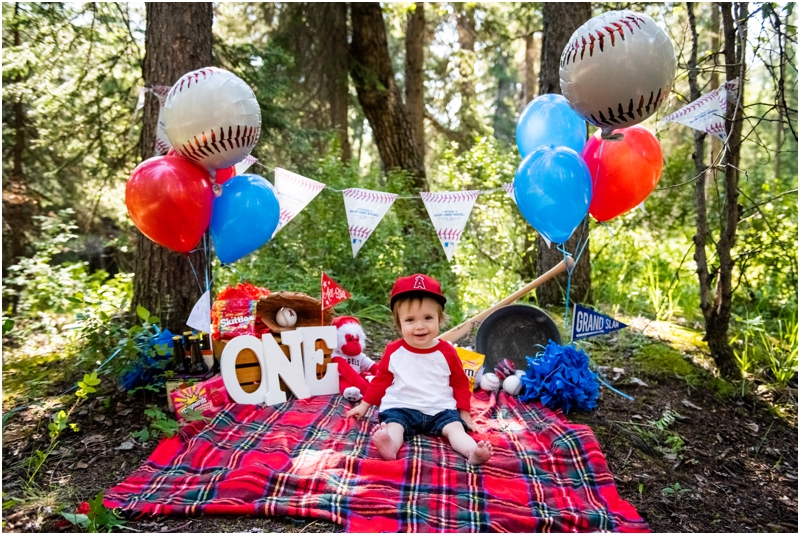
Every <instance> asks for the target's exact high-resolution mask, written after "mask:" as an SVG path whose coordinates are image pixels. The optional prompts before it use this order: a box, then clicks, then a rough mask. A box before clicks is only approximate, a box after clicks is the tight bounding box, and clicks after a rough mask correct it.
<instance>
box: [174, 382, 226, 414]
mask: <svg viewBox="0 0 800 535" xmlns="http://www.w3.org/2000/svg"><path fill="white" fill-rule="evenodd" d="M170 398H171V399H172V404H173V405H174V406H175V414H176V415H177V416H178V419H179V420H183V419H184V415H185V414H186V411H187V410H189V409H191V410H193V411H197V412H199V413H201V414H202V415H203V416H213V415H214V414H216V413H217V412H219V411H220V409H222V407H224V406H225V405H226V404H228V403H230V400H229V399H228V390H227V389H226V388H225V383H224V382H223V380H222V376H221V375H215V376H214V377H212V378H211V379H207V380H205V381H203V382H202V383H197V384H195V385H192V386H189V387H187V388H183V389H180V390H174V391H172V392H171V393H170Z"/></svg>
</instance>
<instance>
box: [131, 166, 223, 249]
mask: <svg viewBox="0 0 800 535" xmlns="http://www.w3.org/2000/svg"><path fill="white" fill-rule="evenodd" d="M213 204H214V192H213V191H212V190H211V182H210V179H209V176H208V173H206V171H204V170H203V169H200V168H199V167H197V166H195V165H193V164H192V163H190V162H189V161H188V160H186V159H185V158H182V157H179V156H156V157H155V158H150V159H149V160H146V161H144V162H142V163H141V164H139V166H138V167H136V169H134V170H133V173H131V177H130V179H129V180H128V183H127V184H126V185H125V205H126V206H127V207H128V213H129V214H130V215H131V219H133V224H134V225H136V228H138V229H139V230H141V231H142V234H144V235H145V236H147V237H148V238H150V239H151V240H153V241H154V242H156V243H157V244H159V245H163V246H164V247H166V248H168V249H172V250H173V251H178V252H179V253H188V252H189V251H191V250H192V249H194V248H195V246H196V245H197V242H199V241H200V238H202V237H203V233H204V232H205V231H206V229H207V228H208V225H209V223H210V222H211V207H212V206H213Z"/></svg>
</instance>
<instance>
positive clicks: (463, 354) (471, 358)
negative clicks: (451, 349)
mask: <svg viewBox="0 0 800 535" xmlns="http://www.w3.org/2000/svg"><path fill="white" fill-rule="evenodd" d="M456 353H458V357H459V358H460V359H461V366H462V367H463V368H464V373H466V374H467V378H468V379H469V389H470V390H475V376H476V375H477V374H478V370H480V369H481V366H483V361H484V360H485V359H486V355H481V354H480V353H475V352H474V351H470V350H469V349H464V348H463V347H457V348H456Z"/></svg>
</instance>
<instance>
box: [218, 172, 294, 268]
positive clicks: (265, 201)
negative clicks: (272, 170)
mask: <svg viewBox="0 0 800 535" xmlns="http://www.w3.org/2000/svg"><path fill="white" fill-rule="evenodd" d="M280 211H281V210H280V204H279V203H278V196H277V195H276V194H275V188H274V187H273V186H272V184H270V183H269V182H268V181H267V179H265V178H264V177H261V176H258V175H239V176H235V177H233V178H231V179H229V180H227V181H226V182H225V183H224V184H222V195H220V196H219V197H216V198H215V199H214V207H213V210H212V212H211V225H210V229H211V238H212V239H213V240H214V248H215V249H216V252H217V256H218V257H219V259H220V261H221V262H222V263H223V264H228V263H230V262H235V261H237V260H239V259H240V258H242V257H243V256H245V255H247V254H250V253H252V252H253V251H255V250H256V249H258V248H259V247H261V246H262V245H264V244H265V243H267V242H268V241H269V239H270V238H272V234H273V233H274V232H275V229H276V228H277V227H278V218H279V217H280Z"/></svg>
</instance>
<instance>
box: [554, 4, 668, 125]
mask: <svg viewBox="0 0 800 535" xmlns="http://www.w3.org/2000/svg"><path fill="white" fill-rule="evenodd" d="M675 68H676V60H675V50H674V48H673V46H672V41H671V40H670V38H669V36H668V35H667V33H666V32H665V31H664V30H662V29H661V27H660V26H659V25H658V24H656V22H655V21H654V20H653V19H651V18H650V17H649V16H647V15H645V14H644V13H635V12H633V11H627V10H625V11H609V12H607V13H603V14H602V15H599V16H597V17H594V18H592V19H589V21H588V22H586V23H585V24H584V25H583V26H581V27H580V28H578V29H577V30H575V33H573V34H572V37H570V40H569V42H568V43H567V46H566V47H564V51H563V52H562V53H561V65H560V70H559V76H560V78H561V93H562V94H563V95H564V97H565V98H566V99H567V101H568V102H569V104H570V106H572V109H573V110H575V112H576V113H577V114H578V115H580V116H581V117H582V118H583V119H584V120H585V121H587V122H589V123H592V124H593V125H595V126H597V127H599V128H600V129H601V130H602V132H603V137H604V139H614V138H612V137H611V135H612V134H611V133H612V131H613V130H614V129H616V128H624V127H626V126H633V125H635V124H638V123H640V122H642V121H644V120H645V119H647V118H648V117H650V116H651V115H653V114H654V113H655V112H656V110H657V109H658V108H659V107H660V106H661V105H662V104H663V103H664V102H665V101H666V100H667V96H668V95H669V92H670V90H671V89H672V84H673V82H674V81H675Z"/></svg>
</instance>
